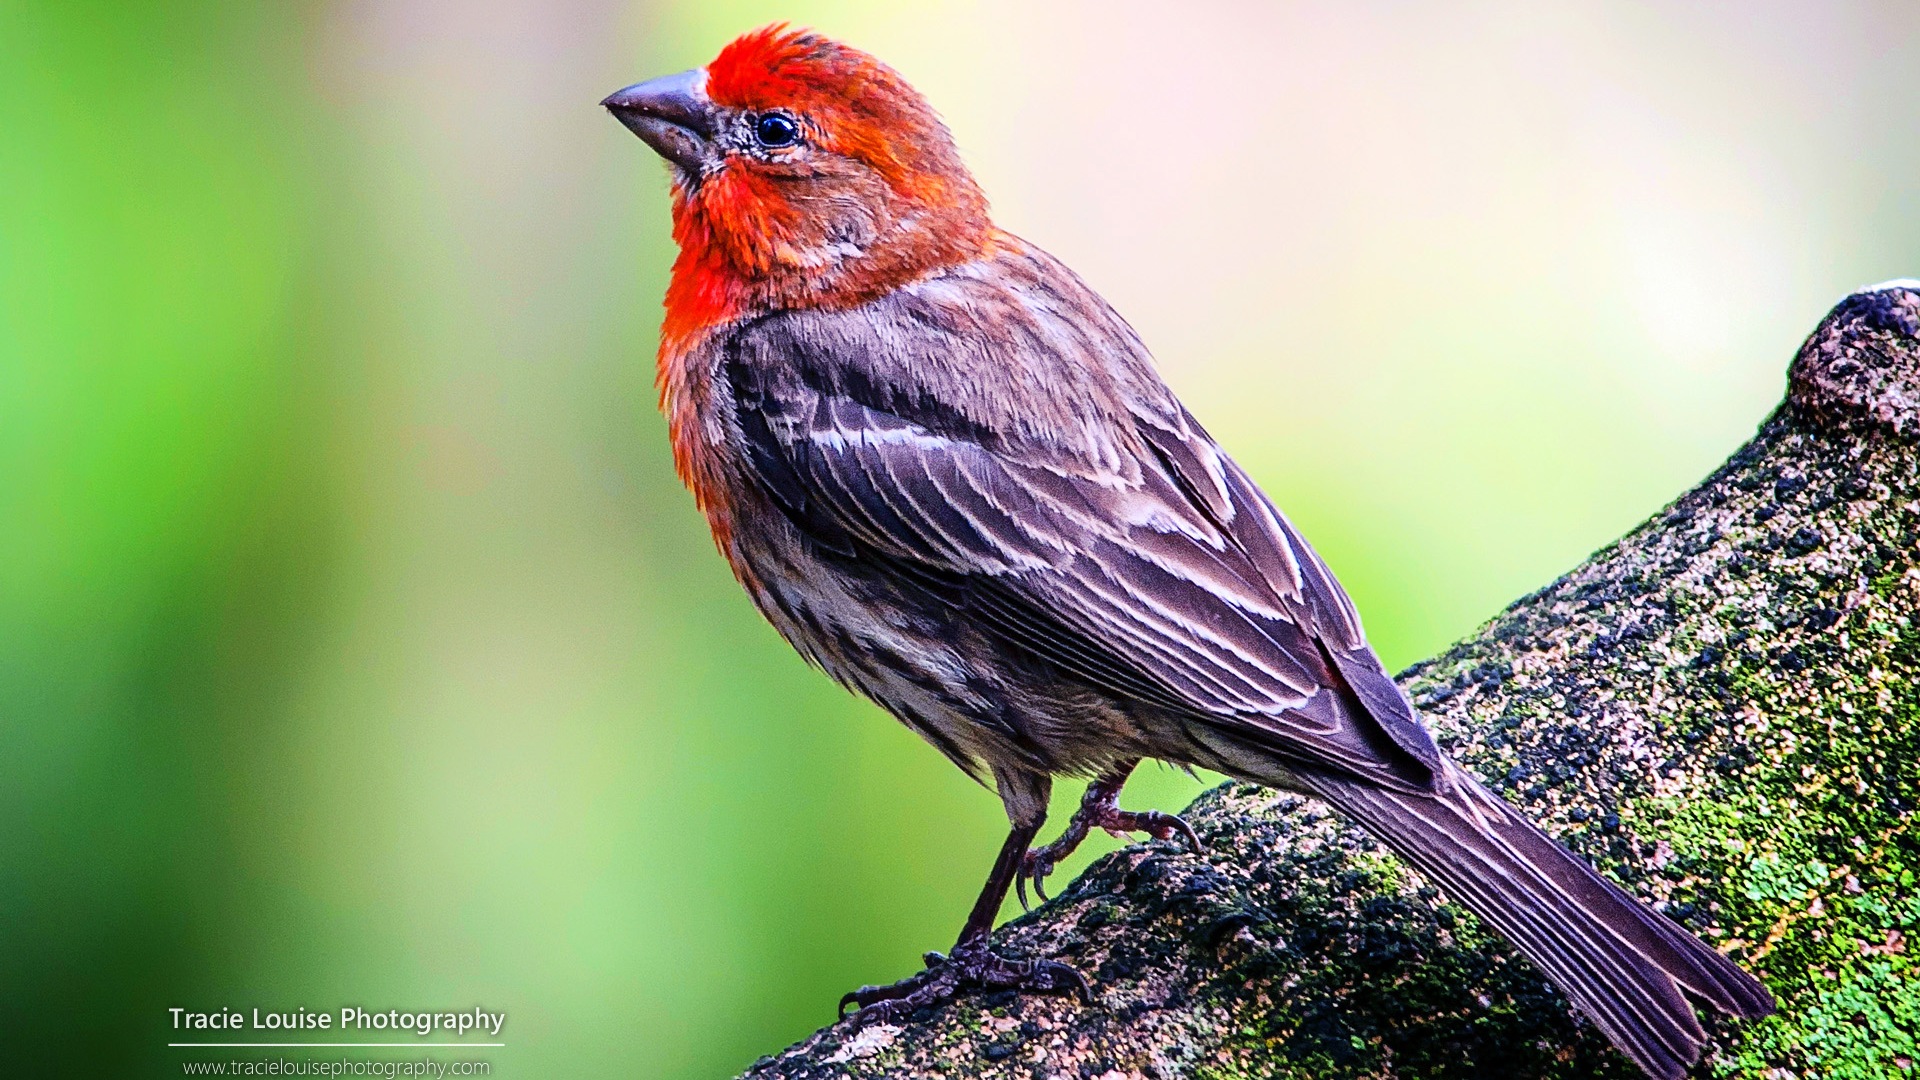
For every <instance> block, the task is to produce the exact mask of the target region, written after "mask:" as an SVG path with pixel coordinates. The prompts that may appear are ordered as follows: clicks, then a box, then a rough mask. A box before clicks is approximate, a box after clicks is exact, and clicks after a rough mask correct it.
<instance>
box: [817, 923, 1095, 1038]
mask: <svg viewBox="0 0 1920 1080" xmlns="http://www.w3.org/2000/svg"><path fill="white" fill-rule="evenodd" d="M926 959H927V967H926V968H925V970H923V971H920V972H918V973H916V974H913V975H910V976H908V977H906V978H904V979H901V980H900V981H899V982H897V983H893V984H891V985H889V986H863V987H861V988H860V989H858V990H855V991H853V992H851V993H849V994H846V995H844V996H843V997H841V999H840V1018H841V1019H843V1020H844V1019H846V1017H847V1006H848V1005H857V1006H859V1011H858V1012H856V1013H854V1014H853V1022H854V1023H855V1024H856V1025H861V1026H864V1025H866V1024H875V1023H888V1022H892V1021H898V1020H903V1019H905V1018H907V1017H910V1016H912V1015H913V1014H914V1013H916V1012H918V1011H919V1010H921V1009H925V1008H930V1007H932V1006H934V1005H939V1004H942V1003H945V1002H948V1001H951V1000H953V999H954V998H955V997H957V996H959V995H960V994H961V993H964V992H966V991H970V990H986V991H993V990H1018V991H1025V992H1028V993H1038V994H1057V993H1061V992H1064V991H1072V992H1073V993H1074V994H1076V995H1078V996H1079V998H1080V1000H1081V1001H1083V1002H1085V1001H1091V1000H1092V999H1093V988H1092V987H1091V986H1089V985H1088V983H1087V980H1086V978H1085V977H1084V976H1082V975H1081V974H1080V973H1079V972H1078V971H1075V970H1074V969H1072V968H1070V967H1068V966H1067V965H1065V964H1062V963H1059V962H1058V961H1054V960H1008V959H1006V958H1005V957H1002V956H1000V955H999V954H997V953H995V952H994V951H993V950H991V949H989V948H988V947H987V945H986V943H985V942H984V941H981V942H977V943H969V944H963V945H957V946H955V947H954V950H953V955H951V956H942V955H941V954H939V953H937V952H933V953H928V954H927V955H926Z"/></svg>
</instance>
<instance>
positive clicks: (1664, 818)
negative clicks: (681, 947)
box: [748, 282, 1920, 1080]
mask: <svg viewBox="0 0 1920 1080" xmlns="http://www.w3.org/2000/svg"><path fill="white" fill-rule="evenodd" d="M1789 383H1790V385H1789V390H1788V395H1787V400H1786V402H1785V403H1783V404H1782V406H1781V407H1780V408H1779V409H1778V410H1777V411H1776V412H1775V413H1774V415H1773V416H1772V417H1770V418H1769V419H1768V420H1767V421H1766V423H1765V424H1764V425H1763V426H1762V427H1761V429H1760V431H1759V434H1758V435H1756V436H1755V438H1754V439H1753V441H1752V442H1750V443H1748V444H1747V445H1746V446H1745V447H1743V448H1741V449H1740V451H1739V452H1738V453H1736V454H1734V456H1733V457H1732V459H1731V460H1729V461H1728V462H1727V464H1726V465H1725V466H1723V467H1722V468H1721V469H1720V470H1719V471H1718V472H1716V473H1714V474H1713V475H1712V476H1710V477H1708V478H1707V479H1706V480H1705V481H1704V482H1703V483H1702V484H1701V485H1700V486H1699V487H1697V488H1695V489H1694V490H1693V491H1690V492H1688V493H1687V494H1686V495H1684V496H1682V497H1681V498H1680V499H1679V500H1678V501H1676V502H1675V503H1673V504H1672V505H1671V506H1669V507H1667V508H1666V509H1665V510H1663V511H1661V512H1660V513H1659V514H1658V515H1656V516H1655V517H1654V518H1653V519H1651V520H1650V521H1648V522H1646V523H1645V524H1643V525H1641V526H1640V527H1639V528H1638V529H1636V530H1634V531H1633V532H1632V533H1631V534H1630V535H1628V536H1627V537H1625V538H1624V539H1622V540H1620V541H1619V542H1618V543H1615V544H1614V545H1612V546H1611V547H1608V548H1607V549H1605V550H1603V551H1601V552H1599V553H1598V554H1596V555H1594V556H1593V558H1592V559H1590V560H1588V562H1587V563H1586V564H1585V565H1583V566H1581V567H1580V568H1579V569H1577V570H1575V571H1574V572H1572V573H1570V574H1568V575H1566V576H1565V577H1563V578H1561V579H1560V580H1558V581H1556V582H1554V583H1553V584H1551V585H1549V586H1547V587H1546V588H1544V589H1541V590H1540V591H1539V592H1536V593H1534V594H1533V595H1531V596H1528V597H1525V598H1524V599H1522V600H1520V601H1519V602H1517V603H1515V604H1514V605H1513V606H1512V607H1511V608H1509V609H1508V610H1507V611H1506V612H1505V613H1503V614H1502V615H1500V616H1499V617H1498V618H1496V619H1494V620H1493V621H1492V622H1490V623H1488V624H1487V625H1486V626H1485V627H1483V628H1482V629H1481V631H1480V632H1479V634H1478V635H1477V636H1475V637H1473V638H1472V639H1470V640H1467V641H1464V642H1462V643H1460V644H1458V645H1456V646H1454V647H1453V648H1451V649H1449V650H1447V651H1446V652H1445V653H1443V654H1441V655H1440V656H1437V657H1435V658H1433V659H1431V660H1428V661H1425V662H1423V663H1420V664H1416V665H1414V666H1413V667H1412V668H1410V669H1408V670H1407V671H1406V672H1405V673H1404V674H1403V675H1402V676H1401V677H1400V682H1401V685H1403V686H1404V687H1405V688H1406V690H1407V692H1408V693H1409V694H1410V695H1411V696H1412V698H1413V700H1414V702H1415V703H1416V704H1417V705H1419V707H1420V710H1421V712H1422V714H1423V715H1424V716H1425V717H1426V718H1427V721H1428V722H1429V723H1430V724H1431V725H1432V727H1433V728H1434V730H1435V731H1436V733H1438V734H1439V736H1440V738H1441V741H1442V742H1443V743H1445V744H1446V746H1447V747H1448V749H1449V750H1451V751H1452V752H1453V753H1454V754H1455V755H1457V756H1458V757H1459V758H1460V759H1461V760H1462V761H1463V762H1465V763H1466V765H1467V766H1468V767H1469V768H1471V769H1473V770H1474V771H1475V772H1477V773H1478V774H1479V775H1480V776H1482V777H1484V778H1485V779H1486V780H1487V781H1488V782H1489V783H1491V784H1492V785H1493V786H1494V787H1495V789H1496V790H1498V791H1500V792H1501V793H1502V794H1503V795H1504V796H1505V797H1506V798H1508V799H1510V800H1512V801H1513V802H1514V803H1516V804H1518V805H1520V806H1522V807H1524V808H1525V809H1526V811H1527V812H1528V814H1529V815H1530V816H1531V817H1532V818H1533V819H1534V820H1535V821H1538V822H1539V823H1540V824H1541V825H1542V826H1544V827H1545V828H1546V829H1547V830H1548V831H1549V832H1551V833H1553V834H1554V835H1556V836H1558V837H1560V838H1561V839H1562V840H1563V841H1565V842H1566V843H1567V844H1568V845H1570V846H1571V847H1572V848H1573V849H1574V850H1576V851H1578V852H1579V853H1580V854H1581V855H1583V856H1585V857H1587V858H1589V859H1591V860H1592V861H1593V862H1595V863H1596V864H1597V865H1599V866H1600V867H1602V868H1604V869H1605V870H1606V871H1607V872H1608V873H1609V874H1611V875H1613V877H1614V878H1615V879H1616V880H1618V881H1620V882H1621V883H1622V884H1624V885H1625V886H1626V887H1627V888H1628V890H1629V891H1631V892H1633V893H1635V894H1637V895H1639V896H1641V897H1643V898H1645V899H1647V900H1649V901H1651V902H1653V903H1654V904H1656V905H1657V906H1659V907H1660V908H1662V909H1663V910H1665V911H1667V912H1668V913H1670V914H1672V915H1673V916H1674V917H1675V918H1677V919H1679V920H1680V921H1681V922H1682V923H1683V924H1685V925H1687V926H1688V927H1689V928H1691V929H1693V930H1694V931H1696V932H1698V933H1700V934H1701V935H1702V936H1703V937H1704V938H1705V939H1706V940H1707V941H1709V942H1712V943H1714V944H1715V945H1717V946H1718V947H1720V948H1722V949H1724V950H1726V951H1727V952H1728V953H1730V954H1732V955H1733V956H1734V957H1736V958H1737V959H1739V960H1740V961H1741V962H1742V963H1743V964H1745V965H1746V966H1747V967H1748V968H1749V969H1751V970H1753V971H1754V972H1755V973H1757V974H1759V975H1760V976H1761V977H1762V978H1764V979H1765V981H1766V982H1767V985H1768V986H1769V987H1770V988H1771V989H1772V990H1773V992H1774V993H1775V995H1777V996H1778V998H1779V999H1780V1004H1781V1010H1780V1013H1779V1014H1778V1015H1777V1016H1774V1017H1771V1018H1769V1019H1767V1020H1763V1021H1760V1022H1756V1023H1746V1024H1739V1025H1734V1024H1726V1023H1721V1024H1719V1025H1718V1026H1717V1027H1715V1028H1713V1030H1714V1032H1715V1042H1714V1044H1713V1048H1712V1050H1711V1051H1710V1052H1709V1054H1708V1057H1707V1058H1706V1060H1704V1061H1703V1062H1702V1063H1701V1064H1700V1066H1699V1067H1698V1069H1697V1074H1698V1075H1700V1076H1716V1077H1718V1076H1738V1077H1756V1078H1757V1077H1769V1078H1771V1077H1781V1078H1785V1077H1814V1076H1820V1077H1848V1078H1861V1080H1866V1078H1874V1080H1879V1078H1884V1077H1889V1076H1900V1075H1905V1074H1907V1073H1908V1072H1909V1071H1910V1070H1912V1069H1913V1067H1914V1062H1915V1060H1916V1059H1917V1058H1920V1048H1916V1040H1920V979H1916V978H1914V976H1915V975H1916V974H1920V973H1916V972H1915V971H1914V963H1913V958H1912V954H1911V953H1910V952H1909V948H1910V946H1909V942H1910V941H1916V943H1920V878H1917V875H1920V834H1916V830H1915V827H1914V824H1915V823H1914V815H1915V813H1916V807H1920V618H1917V616H1920V610H1917V609H1920V566H1916V561H1917V559H1916V552H1917V550H1920V283H1914V282H1906V283H1894V284H1890V285H1887V286H1881V287H1879V288H1876V289H1870V290H1865V291H1862V292H1859V293H1855V294H1854V295H1852V296H1849V297H1847V298H1846V300H1844V301H1842V302H1841V303H1840V305H1839V306H1838V307H1836V308H1835V309H1834V310H1833V313H1832V314H1830V315H1829V316H1828V317H1827V318H1826V319H1825V320H1824V321H1823V322H1822V323H1821V324H1820V326H1819V328H1818V329H1816V330H1815V331H1814V333H1813V335H1812V337H1810V338H1809V339H1808V340H1807V343H1806V344H1805V345H1804V346H1803V347H1802V348H1801V350H1800V354H1799V356H1798V357H1797V358H1796V359H1795V360H1794V363H1793V367H1792V371H1791V376H1790V380H1789ZM1187 819H1188V820H1189V821H1190V822H1191V823H1192V824H1193V826H1194V828H1195V829H1197V830H1198V831H1199V833H1200V835H1201V836H1202V837H1203V838H1204V840H1205V841H1206V843H1207V850H1206V852H1205V853H1204V854H1203V855H1200V856H1197V857H1196V856H1193V855H1189V854H1186V853H1184V852H1183V851H1182V850H1180V849H1179V848H1178V846H1177V845H1174V844H1169V843H1162V842H1156V843H1151V844H1145V845H1137V846H1134V847H1130V848H1127V849H1125V850H1122V851H1118V852H1115V853H1113V854H1112V855H1109V856H1107V857H1106V858H1104V859H1101V860H1100V861H1099V862H1097V863H1096V864H1094V866H1093V867H1091V868H1090V869H1089V870H1088V871H1087V872H1086V873H1085V874H1084V875H1082V876H1081V877H1080V879H1079V880H1078V881H1076V882H1074V884H1073V885H1072V886H1071V887H1069V888H1068V889H1066V890H1064V892H1063V893H1062V894H1061V895H1060V896H1058V897H1057V898H1056V899H1055V900H1053V901H1052V902H1051V903H1048V904H1047V905H1045V906H1044V907H1042V908H1040V909H1039V910H1037V911H1035V912H1034V913H1032V914H1031V915H1028V916H1027V917H1025V918H1022V919H1019V920H1017V921H1015V922H1013V923H1012V924H1010V925H1009V926H1007V927H1004V928H1003V929H1002V930H1001V931H1000V932H999V933H998V934H997V935H996V943H997V944H998V945H999V946H1000V947H1001V948H1003V949H1004V950H1006V951H1007V952H1009V953H1010V954H1012V955H1016V956H1022V955H1024V956H1046V957H1052V958H1054V959H1058V960H1061V961H1063V962H1066V963H1068V964H1071V965H1073V966H1075V967H1076V968H1078V969H1079V970H1081V971H1083V972H1085V973H1087V974H1088V975H1089V976H1091V977H1092V978H1093V980H1094V981H1095V989H1096V995H1097V1000H1096V1002H1095V1003H1094V1004H1093V1005H1091V1006H1084V1007H1083V1006H1081V1005H1079V1004H1077V1003H1075V1002H1073V1001H1071V1000H1068V999H1061V998H1049V997H1014V996H1012V995H998V996H994V997H987V998H969V999H962V1000H961V1001H959V1002H956V1003H954V1004H952V1005H948V1006H945V1007H942V1008H940V1009H938V1010H936V1011H933V1012H932V1013H931V1014H930V1015H925V1016H922V1017H916V1018H915V1020H914V1022H912V1023H910V1024H907V1025H905V1026H876V1027H870V1028H867V1029H865V1030H858V1029H856V1028H855V1027H854V1026H853V1025H851V1024H839V1025H835V1026H833V1027H829V1028H825V1029H823V1030H821V1031H819V1032H817V1033H815V1034H814V1035H813V1036H811V1037H810V1038H808V1039H806V1040H805V1041H803V1042H801V1043H799V1044H798V1045H796V1046H794V1047H792V1048H791V1049H789V1050H787V1051H786V1052H785V1053H783V1054H781V1055H779V1056H777V1057H773V1058H768V1059H764V1060H762V1061H761V1062H760V1063H759V1064H757V1065H756V1066H755V1067H754V1068H753V1070H752V1071H751V1072H750V1073H749V1074H748V1075H749V1076H752V1077H757V1078H760V1080H775V1078H782V1080H817V1078H824V1077H880V1076H888V1077H894V1076H953V1077H1022V1078H1027V1077H1031V1078H1036V1080H1038V1078H1042V1077H1045V1078H1049V1080H1051V1078H1056V1077H1072V1078H1088V1080H1094V1078H1098V1080H1123V1078H1147V1077H1154V1078H1169V1077H1194V1078H1214V1077H1217V1078H1226V1077H1240V1076H1258V1077H1298V1078H1303V1080H1304V1078H1309V1077H1311V1078H1313V1080H1335V1078H1349V1077H1352V1078H1358V1077H1409V1078H1412V1077H1418V1078H1421V1080H1445V1078H1454V1077H1461V1078H1464V1077H1489V1076H1499V1077H1513V1078H1522V1077H1542V1078H1549V1077H1550V1078H1573V1077H1580V1078H1593V1077H1620V1078H1631V1077H1634V1076H1635V1075H1636V1073H1635V1072H1634V1071H1633V1069H1632V1068H1631V1066H1629V1065H1627V1064H1626V1063H1625V1061H1624V1060H1623V1059H1621V1058H1619V1057H1618V1056H1617V1055H1616V1054H1614V1053H1613V1051H1612V1050H1611V1049H1610V1048H1609V1047H1608V1046H1607V1044H1606V1042H1605V1040H1604V1039H1602V1038H1601V1037H1600V1035H1599V1034H1598V1033H1597V1032H1596V1031H1595V1030H1594V1029H1592V1028H1591V1027H1589V1026H1587V1025H1585V1024H1583V1023H1582V1022H1580V1021H1578V1020H1577V1019H1575V1018H1574V1017H1573V1016H1572V1015H1570V1013H1569V1011H1568V1007H1567V1005H1566V1002H1565V1000H1564V999H1562V998H1561V997H1560V995H1559V994H1558V993H1556V992H1555V991H1554V990H1553V989H1552V988H1550V987H1549V986H1548V985H1547V984H1546V982H1545V981H1544V980H1543V979H1542V978H1541V976H1540V975H1539V973H1538V972H1536V971H1535V970H1534V969H1533V967H1532V966H1531V965H1530V964H1529V963H1527V962H1526V961H1525V960H1522V959H1520V958H1519V957H1518V956H1517V955H1516V954H1515V953H1514V952H1513V951H1512V950H1511V949H1509V948H1508V947H1507V946H1506V945H1505V943H1504V942H1502V941H1501V940H1500V939H1499V938H1497V937H1495V936H1494V935H1492V934H1491V933H1489V932H1488V931H1486V930H1484V929H1483V928H1482V927H1481V926H1480V924H1479V922H1478V921H1477V920H1476V919H1475V918H1474V917H1473V916H1472V915H1469V914H1467V913H1466V912H1465V911H1464V910H1463V909H1461V908H1459V907H1457V906H1455V905H1453V904H1451V903H1449V902H1448V901H1447V900H1446V898H1445V897H1444V896H1442V895H1440V894H1439V893H1437V892H1436V891H1435V890H1434V889H1433V888H1432V887H1431V886H1429V885H1427V884H1426V883H1425V882H1424V881H1422V880H1421V879H1420V878H1419V877H1418V876H1417V875H1416V874H1414V873H1412V872H1411V871H1408V870H1406V869H1404V868H1402V867H1401V866H1400V865H1399V864H1398V863H1397V862H1396V861H1395V860H1394V859H1393V858H1392V857H1391V856H1389V855H1387V854H1385V853H1384V852H1382V851H1381V850H1380V849H1378V848H1377V847H1376V846H1375V845H1374V844H1373V843H1372V842H1371V841H1369V840H1368V839H1367V838H1366V837H1365V836H1364V835H1363V834H1361V833H1360V832H1359V831H1358V830H1356V829H1354V828H1352V827H1351V826H1349V825H1347V824H1345V823H1344V822H1343V821H1342V820H1340V819H1338V818H1336V817H1335V816H1334V815H1332V814H1331V813H1330V812H1329V811H1327V810H1326V809H1324V808H1323V807H1321V806H1319V805H1318V804H1316V803H1313V802H1311V801H1309V800H1306V799H1302V798H1299V797H1297V796H1292V795H1283V794H1278V793H1275V792H1272V791H1267V790H1264V789H1260V788H1256V787H1251V786H1248V785H1244V784H1227V785H1224V786H1222V787H1219V788H1215V789H1214V790H1212V791H1209V792H1207V793H1206V794H1204V795H1202V796H1201V797H1200V799H1199V800H1197V801H1196V802H1195V803H1194V804H1193V806H1192V807H1191V808H1190V809H1189V810H1188V812H1187ZM1709 1022H1710V1023H1713V1021H1709Z"/></svg>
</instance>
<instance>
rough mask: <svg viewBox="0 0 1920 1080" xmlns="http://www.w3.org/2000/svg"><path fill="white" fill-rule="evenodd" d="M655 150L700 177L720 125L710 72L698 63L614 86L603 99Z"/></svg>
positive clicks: (690, 174)
mask: <svg viewBox="0 0 1920 1080" xmlns="http://www.w3.org/2000/svg"><path fill="white" fill-rule="evenodd" d="M600 104H601V105H603V106H605V107H606V110H607V111H608V112H610V113H612V114H613V116H614V119H616V120H618V121H620V122H621V123H622V124H625V125H627V128H628V130H630V131H632V132H633V133H634V134H635V135H638V136H640V139H641V141H642V142H645V143H646V144H647V145H648V146H651V147H653V149H654V152H655V153H657V154H659V155H660V156H661V157H663V158H666V159H667V160H668V161H671V162H673V164H674V165H676V166H678V167H679V168H680V170H681V171H682V172H684V173H686V174H687V175H688V176H691V177H698V176H699V175H700V171H701V165H702V162H703V161H704V160H705V159H706V155H707V146H708V144H709V143H710V142H711V141H712V139H713V137H714V135H716V134H717V131H716V130H715V127H714V113H713V102H712V101H710V100H708V98H707V73H706V71H705V70H704V69H701V68H694V69H693V70H692V71H683V72H681V73H680V74H678V75H664V76H661V77H660V78H658V79H649V80H648V81H646V82H643V83H635V84H634V85H632V86H629V87H627V88H626V89H625V90H619V91H615V92H614V93H613V94H610V95H608V97H607V99H606V100H605V101H602V102H601V103H600Z"/></svg>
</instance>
